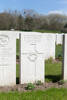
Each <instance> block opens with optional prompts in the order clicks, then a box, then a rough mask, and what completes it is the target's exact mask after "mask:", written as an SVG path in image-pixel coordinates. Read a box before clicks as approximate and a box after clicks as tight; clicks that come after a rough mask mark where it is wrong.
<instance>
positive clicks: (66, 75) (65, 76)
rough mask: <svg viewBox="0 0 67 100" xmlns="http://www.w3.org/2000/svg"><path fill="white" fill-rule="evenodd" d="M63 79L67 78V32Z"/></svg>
mask: <svg viewBox="0 0 67 100" xmlns="http://www.w3.org/2000/svg"><path fill="white" fill-rule="evenodd" d="M62 72H63V79H64V80H67V34H65V35H64V36H63V68H62Z"/></svg>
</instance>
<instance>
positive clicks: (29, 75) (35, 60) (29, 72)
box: [20, 33, 44, 84]
mask: <svg viewBox="0 0 67 100" xmlns="http://www.w3.org/2000/svg"><path fill="white" fill-rule="evenodd" d="M20 43H21V52H20V53H21V55H20V61H21V62H20V83H21V84H24V83H30V82H31V83H34V82H36V81H38V80H41V81H42V82H44V57H43V55H44V52H43V47H44V43H43V41H42V34H40V33H39V34H37V33H24V34H22V35H21V40H20ZM39 47H40V48H39ZM38 49H40V50H38Z"/></svg>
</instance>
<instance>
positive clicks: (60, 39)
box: [56, 33, 63, 45]
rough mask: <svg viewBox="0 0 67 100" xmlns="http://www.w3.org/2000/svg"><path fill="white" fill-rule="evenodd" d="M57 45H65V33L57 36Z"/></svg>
mask: <svg viewBox="0 0 67 100" xmlns="http://www.w3.org/2000/svg"><path fill="white" fill-rule="evenodd" d="M56 44H57V45H58V44H61V45H62V44H63V33H62V34H56Z"/></svg>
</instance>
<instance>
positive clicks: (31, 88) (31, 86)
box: [25, 83, 35, 90]
mask: <svg viewBox="0 0 67 100" xmlns="http://www.w3.org/2000/svg"><path fill="white" fill-rule="evenodd" d="M34 88H35V86H34V84H32V83H28V84H27V86H26V87H25V89H26V90H33V89H34Z"/></svg>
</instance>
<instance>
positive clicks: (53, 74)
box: [16, 60, 62, 83]
mask: <svg viewBox="0 0 67 100" xmlns="http://www.w3.org/2000/svg"><path fill="white" fill-rule="evenodd" d="M16 68H17V69H16V76H17V83H18V81H19V65H18V64H17V67H16ZM61 71H62V63H61V62H52V61H51V60H47V61H46V64H45V78H46V81H47V82H50V81H51V82H57V81H59V80H60V79H61Z"/></svg>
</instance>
